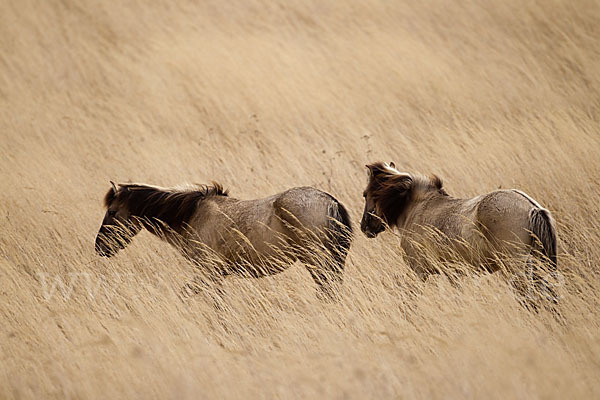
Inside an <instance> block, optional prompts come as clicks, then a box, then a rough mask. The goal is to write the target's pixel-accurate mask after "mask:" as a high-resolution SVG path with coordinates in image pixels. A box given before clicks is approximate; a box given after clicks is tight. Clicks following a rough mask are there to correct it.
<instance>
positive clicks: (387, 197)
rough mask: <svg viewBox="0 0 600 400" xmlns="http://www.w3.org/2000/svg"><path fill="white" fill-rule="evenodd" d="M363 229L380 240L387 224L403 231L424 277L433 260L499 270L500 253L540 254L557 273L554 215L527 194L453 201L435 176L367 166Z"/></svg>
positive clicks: (416, 268)
mask: <svg viewBox="0 0 600 400" xmlns="http://www.w3.org/2000/svg"><path fill="white" fill-rule="evenodd" d="M366 167H367V169H368V173H369V182H368V185H367V188H366V190H365V191H364V198H365V209H364V212H363V216H362V220H361V230H362V231H363V233H364V234H365V235H366V236H367V237H369V238H373V237H376V236H377V235H378V234H379V233H380V232H382V231H383V230H385V228H386V226H389V227H392V228H394V227H395V228H397V229H398V230H399V231H400V233H401V246H402V248H403V250H404V251H405V253H406V256H407V261H408V264H409V266H410V267H411V268H412V269H413V270H414V271H415V272H416V273H417V274H418V275H419V276H420V277H422V278H423V279H425V278H426V277H427V276H428V275H429V274H431V273H436V272H438V271H437V267H436V265H435V263H431V262H429V261H430V260H428V259H427V257H424V251H425V249H427V250H428V251H429V252H428V253H427V255H431V254H432V253H433V254H434V255H435V257H434V259H437V260H440V259H441V260H448V259H449V258H452V257H455V256H457V257H459V258H460V259H461V260H466V261H467V262H469V263H471V264H474V265H477V266H482V267H484V268H485V269H486V270H489V271H492V272H493V271H496V270H498V269H499V268H500V264H499V260H500V259H499V258H498V255H499V254H505V255H506V254H508V255H511V256H515V257H523V258H526V259H529V257H530V256H531V255H538V256H541V259H542V260H544V261H545V262H546V264H547V265H548V266H549V267H550V268H549V269H550V270H551V271H555V270H556V228H555V222H554V219H553V218H552V215H551V214H550V212H549V211H548V210H546V209H545V208H543V207H542V206H540V204H539V203H538V202H537V201H535V200H533V199H532V198H531V197H529V196H528V195H526V194H525V193H523V192H521V191H519V190H515V189H511V190H496V191H493V192H491V193H488V194H484V195H481V196H477V197H474V198H472V199H457V198H454V197H452V196H450V195H448V193H446V191H445V190H444V189H443V187H442V181H441V180H440V179H439V178H438V177H436V176H432V177H425V176H422V175H419V174H411V173H403V172H399V171H398V170H397V169H396V168H395V165H394V163H390V164H386V163H382V162H377V163H374V164H370V165H367V166H366Z"/></svg>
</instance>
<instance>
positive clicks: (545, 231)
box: [529, 207, 557, 272]
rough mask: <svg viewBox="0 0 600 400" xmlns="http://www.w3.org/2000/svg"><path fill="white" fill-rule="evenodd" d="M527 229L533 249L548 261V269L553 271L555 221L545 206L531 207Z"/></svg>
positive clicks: (554, 262)
mask: <svg viewBox="0 0 600 400" xmlns="http://www.w3.org/2000/svg"><path fill="white" fill-rule="evenodd" d="M529 231H530V232H531V234H532V235H533V236H534V237H533V244H532V246H533V249H534V250H536V251H538V252H539V253H541V254H542V255H544V256H545V257H546V258H547V259H548V260H549V261H550V269H551V270H552V271H553V272H555V271H556V269H557V263H556V223H555V222H554V218H552V215H551V214H550V211H548V210H546V209H545V208H537V207H535V208H532V209H531V211H530V212H529Z"/></svg>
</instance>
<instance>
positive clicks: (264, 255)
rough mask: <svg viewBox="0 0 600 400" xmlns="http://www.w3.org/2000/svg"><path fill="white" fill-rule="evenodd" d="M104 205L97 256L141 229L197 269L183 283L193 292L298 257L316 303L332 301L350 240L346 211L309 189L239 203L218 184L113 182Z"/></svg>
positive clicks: (269, 270) (277, 268)
mask: <svg viewBox="0 0 600 400" xmlns="http://www.w3.org/2000/svg"><path fill="white" fill-rule="evenodd" d="M104 206H105V208H106V213H105V215H104V219H103V220H102V225H101V227H100V230H99V232H98V235H97V237H96V242H95V250H96V252H97V253H98V254H99V255H101V256H105V257H111V256H113V255H115V254H116V253H117V252H118V251H119V250H121V249H124V248H125V247H126V246H127V245H128V244H129V243H130V242H131V240H132V238H133V237H134V236H135V235H136V234H137V233H138V232H139V231H140V230H141V229H144V228H145V229H146V230H148V231H149V232H150V233H152V234H154V235H157V236H158V237H160V238H161V239H163V240H165V241H166V242H168V243H170V244H171V245H173V246H175V247H176V248H177V249H179V250H180V251H181V253H182V254H183V255H184V256H185V257H186V258H187V259H188V260H190V261H192V262H193V263H194V264H195V265H196V266H198V267H199V268H201V272H202V275H201V276H200V275H198V277H197V278H198V279H195V284H194V285H190V284H188V285H187V286H186V287H187V289H188V291H192V292H194V293H197V292H198V291H200V290H201V289H202V287H203V285H204V286H206V285H205V284H206V283H217V284H220V283H221V282H222V279H223V278H224V277H225V276H228V275H240V276H245V277H254V278H259V277H263V276H267V275H273V274H276V273H278V272H281V271H283V270H285V269H286V268H288V267H289V266H290V265H291V264H293V263H294V262H295V261H297V260H299V261H301V262H302V263H304V264H305V266H306V268H307V270H308V271H309V272H310V275H311V277H312V278H313V280H314V281H315V283H316V284H317V293H318V295H319V296H320V298H322V299H335V298H336V292H337V290H338V288H339V286H340V285H341V283H342V279H343V270H344V264H345V260H346V256H347V254H348V250H349V248H350V245H351V240H352V224H351V221H350V217H349V215H348V212H347V210H346V208H345V207H344V206H343V205H342V204H341V203H340V202H339V201H338V200H336V199H335V198H334V197H333V196H332V195H330V194H328V193H326V192H323V191H321V190H318V189H315V188H312V187H295V188H292V189H289V190H286V191H284V192H281V193H278V194H275V195H273V196H270V197H266V198H261V199H256V200H238V199H235V198H232V197H229V195H228V192H227V191H226V190H224V189H223V186H222V185H220V184H218V183H215V182H213V183H212V186H209V185H187V186H182V187H175V188H162V187H158V186H151V185H147V184H135V183H128V184H119V185H115V184H114V183H113V182H111V188H110V189H109V190H108V192H107V193H106V195H105V197H104ZM199 277H200V278H199Z"/></svg>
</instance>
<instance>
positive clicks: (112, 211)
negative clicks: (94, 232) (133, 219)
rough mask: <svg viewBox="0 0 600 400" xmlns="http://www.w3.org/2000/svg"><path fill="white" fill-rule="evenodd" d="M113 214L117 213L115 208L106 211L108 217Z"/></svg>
mask: <svg viewBox="0 0 600 400" xmlns="http://www.w3.org/2000/svg"><path fill="white" fill-rule="evenodd" d="M115 215H117V212H116V211H115V210H109V211H108V216H109V217H114V216H115Z"/></svg>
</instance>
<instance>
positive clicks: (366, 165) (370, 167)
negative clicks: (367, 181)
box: [365, 164, 373, 178]
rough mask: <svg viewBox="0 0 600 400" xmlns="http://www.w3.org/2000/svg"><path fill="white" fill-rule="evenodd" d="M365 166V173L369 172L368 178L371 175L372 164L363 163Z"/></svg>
mask: <svg viewBox="0 0 600 400" xmlns="http://www.w3.org/2000/svg"><path fill="white" fill-rule="evenodd" d="M365 167H366V168H367V173H368V174H369V178H370V177H372V176H373V166H372V165H369V164H365Z"/></svg>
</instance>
